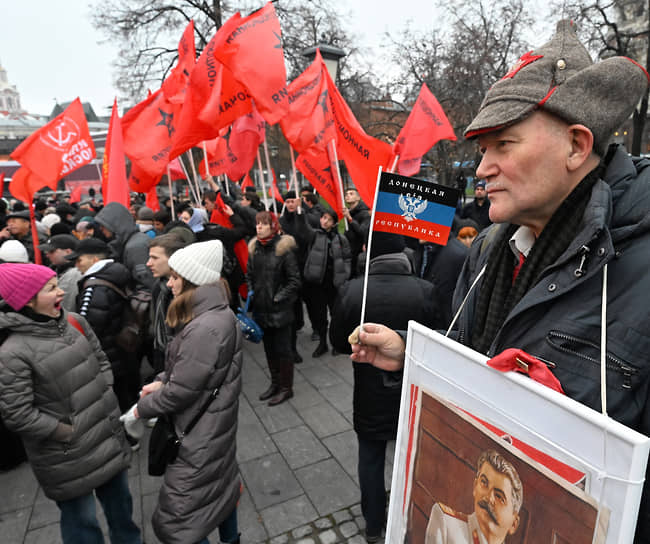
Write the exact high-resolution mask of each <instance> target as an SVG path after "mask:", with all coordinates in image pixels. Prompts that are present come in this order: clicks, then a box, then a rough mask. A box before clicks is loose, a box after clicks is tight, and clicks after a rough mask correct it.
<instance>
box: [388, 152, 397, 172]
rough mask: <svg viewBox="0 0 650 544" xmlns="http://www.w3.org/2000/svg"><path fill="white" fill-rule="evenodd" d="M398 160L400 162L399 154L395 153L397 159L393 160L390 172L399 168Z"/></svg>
mask: <svg viewBox="0 0 650 544" xmlns="http://www.w3.org/2000/svg"><path fill="white" fill-rule="evenodd" d="M398 162H399V155H395V160H393V164H392V166H391V167H390V170H389V172H390V173H391V174H393V173H395V168H397V163H398Z"/></svg>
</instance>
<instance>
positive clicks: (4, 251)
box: [0, 240, 29, 263]
mask: <svg viewBox="0 0 650 544" xmlns="http://www.w3.org/2000/svg"><path fill="white" fill-rule="evenodd" d="M0 259H1V260H3V261H4V262H6V263H28V262H29V257H28V256H27V249H25V246H24V245H23V244H21V243H20V242H19V241H18V240H7V241H6V242H5V243H4V244H2V246H0Z"/></svg>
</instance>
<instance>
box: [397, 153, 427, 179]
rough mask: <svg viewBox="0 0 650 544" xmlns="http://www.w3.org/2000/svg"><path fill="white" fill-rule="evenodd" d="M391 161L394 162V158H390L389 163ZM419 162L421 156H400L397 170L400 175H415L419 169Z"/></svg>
mask: <svg viewBox="0 0 650 544" xmlns="http://www.w3.org/2000/svg"><path fill="white" fill-rule="evenodd" d="M392 162H394V159H391V164H392ZM421 164H422V157H418V158H417V159H404V160H402V159H401V158H400V160H399V163H398V164H397V172H398V173H399V174H401V175H402V176H415V175H416V174H417V173H418V172H419V171H420V166H421Z"/></svg>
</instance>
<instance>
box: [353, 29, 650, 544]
mask: <svg viewBox="0 0 650 544" xmlns="http://www.w3.org/2000/svg"><path fill="white" fill-rule="evenodd" d="M647 86H648V74H647V73H646V72H645V70H644V69H643V68H641V67H640V66H639V65H638V64H636V63H634V62H633V61H630V59H626V58H624V57H611V58H608V59H607V60H605V61H602V62H599V63H597V64H594V63H593V62H592V60H591V57H590V56H589V53H588V52H587V50H586V49H585V48H584V47H583V46H582V44H581V43H580V42H579V40H578V38H577V36H576V34H575V30H574V28H573V26H572V24H571V23H570V22H569V21H562V22H560V23H559V24H558V28H557V32H556V34H555V36H554V37H553V38H552V40H551V41H550V42H549V43H547V44H546V45H544V46H542V47H541V48H538V49H536V50H534V51H531V52H530V53H527V54H526V55H525V56H524V57H522V59H521V60H520V62H519V63H518V64H517V65H516V66H515V68H513V69H512V70H511V71H510V72H509V73H508V74H507V75H506V76H505V77H504V78H502V79H501V80H499V81H498V82H497V83H496V84H494V85H493V86H492V87H491V88H490V90H489V91H488V94H487V97H486V99H485V101H484V102H483V104H482V106H481V109H480V110H479V113H478V115H477V116H476V118H475V119H474V121H473V122H472V123H471V124H470V126H469V127H468V128H467V130H466V132H465V136H466V137H467V138H474V137H478V139H479V145H480V147H481V150H482V152H483V158H482V160H481V164H480V165H479V167H478V169H477V172H476V174H477V176H479V177H481V178H484V179H486V180H487V192H488V195H489V196H490V199H491V205H490V219H492V220H493V221H494V222H495V223H502V224H500V225H495V226H493V227H491V228H490V229H487V230H486V231H484V232H483V233H481V235H480V236H479V237H478V238H477V239H476V240H475V241H474V244H473V245H472V249H471V251H470V255H469V257H468V259H467V261H466V263H465V267H464V269H463V274H462V275H461V278H460V280H459V283H458V287H457V289H456V293H455V295H454V296H455V299H454V303H455V305H456V306H459V305H460V303H461V301H463V300H464V299H465V298H466V299H467V300H466V302H465V304H464V306H463V308H462V313H461V315H460V318H459V324H458V326H457V327H456V329H457V332H456V338H457V339H458V341H459V342H461V343H463V344H465V345H467V346H470V347H471V348H473V349H474V350H476V351H478V352H480V353H484V354H486V355H487V356H489V357H492V356H494V355H496V354H498V353H501V352H502V351H503V350H505V349H506V348H519V349H521V350H524V351H526V352H528V353H529V354H534V355H535V356H536V357H537V358H539V359H543V360H544V361H550V362H552V363H553V365H552V372H553V374H554V375H555V377H556V378H557V379H558V380H559V381H560V383H561V385H562V388H563V390H564V392H565V393H566V395H567V396H569V397H571V398H573V399H575V400H577V401H579V402H582V403H583V404H585V405H587V406H589V407H590V408H592V409H594V410H597V411H598V412H601V411H604V410H606V411H607V413H608V415H609V416H610V417H612V418H613V419H616V420H617V421H619V422H621V423H623V424H624V425H627V426H629V427H631V428H632V429H635V430H637V431H639V432H641V433H643V434H646V435H650V401H649V398H648V389H649V388H650V366H649V363H648V357H647V349H646V348H647V347H648V346H650V336H649V335H648V331H650V314H649V313H648V310H647V304H646V302H645V301H646V299H647V293H648V291H650V268H649V267H648V262H647V255H648V254H649V253H650V221H649V218H650V163H649V162H648V161H647V160H645V159H638V158H631V157H629V156H628V154H627V152H626V151H625V150H624V149H623V148H622V147H621V146H618V145H611V146H608V145H607V144H608V141H609V138H610V137H611V135H612V134H613V132H614V130H616V129H617V128H618V127H620V126H621V125H622V124H623V122H624V121H625V120H626V119H627V118H628V117H629V116H630V114H631V113H632V112H633V111H634V108H635V106H636V104H637V102H638V100H639V97H640V96H642V95H644V93H646V92H647ZM549 89H551V91H550V92H549ZM513 97H516V99H515V98H513ZM479 276H480V277H479ZM607 277H608V278H609V281H608V282H607V283H606V284H605V283H604V281H605V278H607ZM472 286H473V288H472ZM605 286H606V291H605ZM605 293H606V304H607V312H606V315H607V321H606V322H602V318H601V315H602V313H601V311H602V301H603V298H604V295H605ZM603 333H606V337H607V342H606V344H605V343H604V342H603V341H602V336H601V335H602V334H603ZM360 340H361V342H362V345H356V346H353V348H352V349H353V351H354V352H355V353H354V354H353V356H352V357H353V359H355V360H360V361H370V362H371V363H372V364H374V365H379V366H381V367H384V368H396V367H398V366H400V365H401V364H402V363H401V360H402V359H403V354H404V343H403V340H402V339H401V338H400V337H399V336H398V335H396V334H395V333H394V332H393V331H390V330H389V329H388V328H385V327H381V326H379V325H376V326H373V325H367V326H364V332H361V333H360ZM602 352H604V353H603V355H604V359H605V360H606V361H607V365H606V368H605V369H601V364H600V362H599V361H600V356H601V353H602ZM601 370H605V371H606V393H607V394H606V402H607V405H606V406H603V401H604V397H605V396H604V395H602V396H601V377H600V376H601ZM568 432H570V430H569V431H568ZM645 482H646V483H645V485H644V490H643V497H642V500H641V507H640V511H639V518H638V523H637V530H636V540H635V541H636V542H645V541H647V535H649V534H650V502H649V499H650V496H649V493H648V491H649V489H648V482H650V479H649V478H648V474H646V479H645Z"/></svg>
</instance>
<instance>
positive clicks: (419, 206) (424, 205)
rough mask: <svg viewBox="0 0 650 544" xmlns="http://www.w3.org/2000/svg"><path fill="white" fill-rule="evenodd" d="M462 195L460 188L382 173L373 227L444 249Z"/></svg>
mask: <svg viewBox="0 0 650 544" xmlns="http://www.w3.org/2000/svg"><path fill="white" fill-rule="evenodd" d="M459 196H460V191H459V190H458V189H454V188H451V187H446V186H444V185H438V184H436V183H433V182H430V181H425V180H420V179H416V178H407V177H405V176H400V175H398V174H393V173H390V172H382V173H381V179H380V181H379V191H378V194H377V203H376V210H375V216H374V223H373V226H372V228H373V230H377V231H383V232H392V233H395V234H401V235H403V236H410V237H412V238H419V239H420V240H426V241H427V242H433V243H435V244H440V245H443V246H444V245H445V244H446V243H447V239H448V238H449V232H450V230H451V224H452V222H453V220H454V213H455V211H456V203H457V202H458V198H459Z"/></svg>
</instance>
